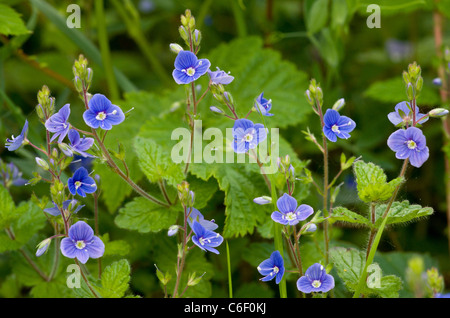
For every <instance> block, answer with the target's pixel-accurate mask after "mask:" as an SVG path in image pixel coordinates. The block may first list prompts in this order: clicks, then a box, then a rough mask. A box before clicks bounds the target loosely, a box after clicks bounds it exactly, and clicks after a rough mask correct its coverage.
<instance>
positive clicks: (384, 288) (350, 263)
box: [330, 247, 402, 298]
mask: <svg viewBox="0 0 450 318" xmlns="http://www.w3.org/2000/svg"><path fill="white" fill-rule="evenodd" d="M330 258H331V261H332V263H333V265H334V268H336V270H337V273H338V275H339V277H340V278H341V279H342V280H343V282H344V284H345V286H346V287H347V288H348V289H349V290H350V291H352V292H354V291H355V289H356V287H357V285H358V282H359V278H360V277H361V274H362V272H363V270H364V266H365V263H366V257H365V253H364V252H363V251H359V250H357V249H354V248H343V247H335V248H332V249H331V250H330ZM372 265H373V266H374V267H372V268H373V269H370V268H368V273H367V274H368V281H369V282H370V280H371V278H372V277H375V279H378V280H379V281H377V283H375V284H374V283H372V285H371V284H370V283H369V284H366V285H365V286H364V287H363V288H362V290H361V293H362V294H364V295H366V296H378V297H385V298H395V297H398V291H399V290H400V289H401V287H402V281H401V279H400V278H399V277H397V276H394V275H388V276H382V273H381V269H380V268H379V266H378V265H377V264H372ZM375 269H378V271H376V270H375ZM369 285H370V287H369Z"/></svg>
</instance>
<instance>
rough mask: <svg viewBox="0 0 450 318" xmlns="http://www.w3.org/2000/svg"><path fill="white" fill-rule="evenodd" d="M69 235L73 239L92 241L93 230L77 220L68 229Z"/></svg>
mask: <svg viewBox="0 0 450 318" xmlns="http://www.w3.org/2000/svg"><path fill="white" fill-rule="evenodd" d="M69 237H70V238H71V239H72V240H74V241H85V242H89V241H92V239H93V238H94V230H93V229H92V228H91V227H90V226H89V225H88V224H87V223H86V222H84V221H78V222H77V223H75V224H74V225H72V226H71V227H70V229H69Z"/></svg>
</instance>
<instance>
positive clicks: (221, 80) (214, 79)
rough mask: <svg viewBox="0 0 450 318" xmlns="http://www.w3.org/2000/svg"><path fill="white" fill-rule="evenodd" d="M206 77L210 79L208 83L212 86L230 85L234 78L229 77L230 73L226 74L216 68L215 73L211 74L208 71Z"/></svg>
mask: <svg viewBox="0 0 450 318" xmlns="http://www.w3.org/2000/svg"><path fill="white" fill-rule="evenodd" d="M208 75H209V78H210V82H211V83H213V84H216V85H217V84H222V85H227V84H230V83H231V82H232V81H233V80H234V77H233V76H231V75H230V72H228V73H226V72H225V71H222V70H220V69H219V68H217V71H215V72H212V71H211V70H210V69H208Z"/></svg>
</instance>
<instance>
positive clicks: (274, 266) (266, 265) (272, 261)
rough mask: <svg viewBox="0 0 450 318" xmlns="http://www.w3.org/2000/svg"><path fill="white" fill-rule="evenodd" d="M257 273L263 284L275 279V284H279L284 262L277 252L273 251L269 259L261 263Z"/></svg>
mask: <svg viewBox="0 0 450 318" xmlns="http://www.w3.org/2000/svg"><path fill="white" fill-rule="evenodd" d="M257 269H258V272H259V273H260V274H261V275H263V276H264V277H263V278H261V280H262V281H263V282H267V281H269V280H272V279H274V278H275V283H277V284H279V283H280V282H281V279H282V278H283V275H284V261H283V257H281V254H280V252H279V251H275V252H273V253H272V254H271V255H270V258H268V259H266V260H264V261H262V262H261V263H260V264H259V265H258V267H257Z"/></svg>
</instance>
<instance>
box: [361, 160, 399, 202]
mask: <svg viewBox="0 0 450 318" xmlns="http://www.w3.org/2000/svg"><path fill="white" fill-rule="evenodd" d="M353 168H354V169H353V171H354V174H355V177H356V183H357V186H356V188H357V190H358V196H359V198H360V199H361V200H362V201H364V202H377V201H385V200H388V199H389V198H390V197H391V196H392V194H393V193H394V191H395V189H396V187H397V186H398V185H400V184H401V183H402V182H403V181H404V179H403V178H401V177H399V178H396V179H393V180H391V181H390V182H387V176H386V174H385V173H384V171H383V169H382V168H381V167H379V166H377V165H375V164H373V163H371V162H369V163H365V162H364V161H357V162H355V163H354V165H353Z"/></svg>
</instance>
